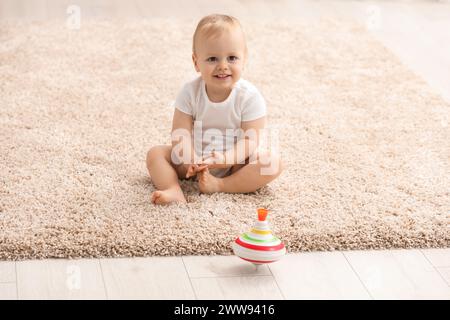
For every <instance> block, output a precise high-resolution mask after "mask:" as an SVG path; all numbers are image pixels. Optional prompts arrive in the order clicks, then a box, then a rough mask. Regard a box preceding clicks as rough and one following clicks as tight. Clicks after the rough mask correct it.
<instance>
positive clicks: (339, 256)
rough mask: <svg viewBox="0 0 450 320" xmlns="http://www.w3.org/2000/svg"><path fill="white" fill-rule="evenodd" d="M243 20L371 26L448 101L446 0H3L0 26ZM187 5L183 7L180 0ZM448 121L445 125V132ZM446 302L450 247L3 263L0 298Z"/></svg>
mask: <svg viewBox="0 0 450 320" xmlns="http://www.w3.org/2000/svg"><path fill="white" fill-rule="evenodd" d="M73 3H76V4H77V5H78V6H79V7H80V8H81V10H82V16H83V17H84V18H97V17H101V18H105V17H106V18H108V17H121V18H123V17H127V18H131V19H133V18H153V17H186V16H190V17H200V16H203V15H205V14H207V13H210V12H225V13H230V14H234V15H237V16H242V15H246V14H249V13H252V15H253V16H254V17H267V16H271V17H280V18H283V19H284V20H287V19H299V18H302V19H318V18H320V17H327V16H338V17H340V18H342V19H357V20H359V21H361V22H362V23H365V24H366V25H367V26H368V27H369V28H370V30H371V32H373V34H374V35H375V36H376V37H377V38H378V39H379V40H380V41H381V42H382V43H383V44H384V45H385V46H386V47H387V48H389V49H390V50H392V51H393V52H394V53H395V54H397V55H398V57H399V58H400V59H401V60H402V61H403V63H405V64H406V65H407V66H408V67H409V68H411V69H412V70H413V71H415V72H416V73H417V74H418V75H420V76H421V77H422V78H423V79H425V80H426V81H427V82H428V83H429V85H430V86H431V87H432V88H433V89H434V90H435V91H436V93H437V94H440V95H441V96H442V97H443V98H444V99H446V100H447V101H449V102H450V72H449V70H450V1H447V0H441V1H393V2H389V1H342V2H338V1H316V2H313V1H296V0H280V1H272V2H270V1H254V0H247V1H238V0H227V1H214V2H211V1H207V0H199V1H197V2H196V4H192V2H189V3H188V2H186V3H185V2H178V1H175V0H166V1H164V2H161V1H156V0H150V1H144V0H134V1H133V0H127V1H125V0H124V1H121V0H115V1H106V0H94V1H87V0H78V1H71V0H70V1H69V0H67V1H66V0H60V1H58V0H34V1H25V0H0V20H27V21H28V20H38V21H39V20H41V21H42V20H46V19H65V18H66V17H67V12H66V10H67V7H68V6H69V5H70V4H73ZM180 3H181V4H180ZM449 122H450V115H447V116H444V118H443V119H442V122H441V123H442V125H443V126H448V124H449ZM35 298H44V299H80V298H81V299H105V298H107V299H108V298H109V299H447V300H448V299H450V248H448V249H427V250H419V249H413V250H383V251H351V252H350V251H349V252H312V253H298V254H289V255H287V256H286V257H285V258H284V259H283V260H281V261H279V262H277V263H274V264H271V265H269V266H262V267H260V268H258V269H255V268H254V267H253V266H252V265H251V264H248V263H246V262H244V261H242V260H240V259H238V258H236V257H234V256H225V257H224V256H210V257H206V256H196V257H194V256H186V257H151V258H133V259H82V260H42V261H20V262H0V299H35Z"/></svg>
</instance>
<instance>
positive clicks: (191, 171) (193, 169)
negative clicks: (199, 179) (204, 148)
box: [186, 164, 208, 179]
mask: <svg viewBox="0 0 450 320" xmlns="http://www.w3.org/2000/svg"><path fill="white" fill-rule="evenodd" d="M207 167H208V165H207V164H200V165H198V164H190V165H189V167H188V169H187V172H186V179H188V178H190V177H193V176H195V175H197V173H199V172H200V171H202V170H204V169H205V168H207Z"/></svg>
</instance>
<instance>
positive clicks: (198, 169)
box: [197, 164, 208, 172]
mask: <svg viewBox="0 0 450 320" xmlns="http://www.w3.org/2000/svg"><path fill="white" fill-rule="evenodd" d="M207 168H208V165H207V164H202V165H200V166H199V167H198V168H197V171H198V172H199V171H203V170H205V169H207Z"/></svg>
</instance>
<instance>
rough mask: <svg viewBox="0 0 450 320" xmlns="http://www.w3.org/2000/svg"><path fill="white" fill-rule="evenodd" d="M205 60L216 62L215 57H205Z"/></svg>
mask: <svg viewBox="0 0 450 320" xmlns="http://www.w3.org/2000/svg"><path fill="white" fill-rule="evenodd" d="M206 61H207V62H216V61H217V58H216V57H209V58H208V59H206Z"/></svg>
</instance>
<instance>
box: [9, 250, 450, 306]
mask: <svg viewBox="0 0 450 320" xmlns="http://www.w3.org/2000/svg"><path fill="white" fill-rule="evenodd" d="M0 298H1V299H17V298H19V299H188V300H190V299H221V300H224V299H450V249H427V250H416V249H414V250H385V251H348V252H311V253H299V254H288V255H287V256H286V257H285V258H284V259H282V260H281V261H278V262H276V263H273V264H271V265H268V266H260V267H259V268H258V269H256V268H255V267H254V266H253V265H252V264H250V263H248V262H245V261H243V260H241V259H239V258H237V257H234V256H184V257H151V258H120V259H83V260H41V261H20V262H0Z"/></svg>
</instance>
